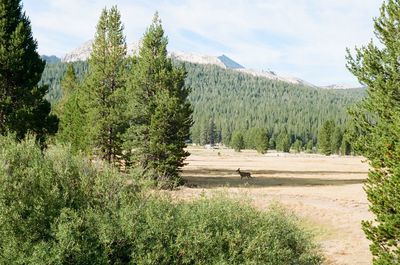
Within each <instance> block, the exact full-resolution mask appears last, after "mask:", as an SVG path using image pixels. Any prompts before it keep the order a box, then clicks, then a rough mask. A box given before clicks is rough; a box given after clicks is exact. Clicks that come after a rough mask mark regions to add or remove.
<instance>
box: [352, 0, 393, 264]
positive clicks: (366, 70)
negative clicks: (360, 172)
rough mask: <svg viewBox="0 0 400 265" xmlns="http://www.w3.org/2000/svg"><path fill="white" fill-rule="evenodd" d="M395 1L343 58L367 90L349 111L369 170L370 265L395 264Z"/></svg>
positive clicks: (387, 4) (355, 139) (367, 228)
mask: <svg viewBox="0 0 400 265" xmlns="http://www.w3.org/2000/svg"><path fill="white" fill-rule="evenodd" d="M399 33H400V1H398V0H388V1H385V2H384V3H383V5H382V8H381V12H380V16H379V17H378V18H376V19H375V35H376V37H377V39H378V40H379V41H380V42H381V43H380V44H379V45H375V44H374V43H373V42H372V41H371V42H370V43H369V44H368V45H366V46H363V47H362V48H356V52H355V56H354V57H353V56H352V55H351V54H350V52H349V53H348V57H347V59H348V65H347V66H348V69H349V70H350V71H351V72H352V73H353V74H354V75H355V76H356V77H357V78H358V80H359V81H360V82H361V83H362V84H364V85H366V86H367V87H368V90H367V92H368V96H367V97H366V98H365V99H364V100H363V101H362V102H361V103H360V104H359V105H358V106H357V107H356V108H355V109H353V110H352V116H353V119H354V124H355V132H356V133H355V134H354V135H355V136H356V137H353V139H352V141H353V142H355V147H356V149H357V151H358V152H360V153H361V154H362V155H364V156H365V157H366V158H367V159H368V160H369V163H370V165H371V169H370V171H369V174H368V179H367V183H366V185H365V190H366V193H367V196H368V200H369V202H370V210H371V212H372V213H374V215H375V219H374V220H373V221H365V222H363V230H364V232H365V233H366V236H367V238H368V239H369V240H371V245H370V250H371V252H372V255H373V256H374V261H373V262H374V264H376V265H378V264H398V263H399V260H400V247H399V243H398V242H399V240H400V230H399V227H400V224H399V222H400V211H399V209H400V197H399V187H400V170H399V169H400V142H399V139H400V119H399V117H400V110H399V105H400V90H399V87H400V71H399V69H400V61H399V56H400V55H399V54H400V52H399V51H400V38H399V36H400V34H399Z"/></svg>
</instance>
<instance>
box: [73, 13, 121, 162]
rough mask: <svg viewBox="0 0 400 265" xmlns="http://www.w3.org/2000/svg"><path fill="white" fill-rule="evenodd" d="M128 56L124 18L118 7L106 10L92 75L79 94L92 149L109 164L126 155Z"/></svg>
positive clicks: (98, 33)
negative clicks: (124, 137) (125, 115)
mask: <svg viewBox="0 0 400 265" xmlns="http://www.w3.org/2000/svg"><path fill="white" fill-rule="evenodd" d="M126 54H127V47H126V42H125V37H124V35H123V25H122V23H121V15H120V13H119V11H118V9H117V8H116V7H115V6H114V7H112V8H111V9H110V10H107V9H104V10H103V11H102V14H101V16H100V19H99V22H98V24H97V31H96V34H95V39H94V42H93V51H92V53H91V54H90V58H89V72H88V74H87V76H86V77H85V80H84V83H83V85H82V86H81V87H80V89H81V91H80V92H79V93H80V98H81V102H82V103H81V104H82V106H83V107H82V109H84V110H85V113H83V115H85V118H86V119H87V123H86V126H85V128H86V131H87V133H88V137H89V143H90V147H91V148H90V149H91V150H93V149H94V150H95V153H96V154H97V155H99V156H100V157H101V158H103V159H105V160H107V161H108V162H116V161H117V160H119V159H120V157H121V156H122V139H121V134H122V133H123V132H124V131H125V129H126V126H127V125H126V123H127V120H126V118H124V111H125V106H126V92H125V84H126V69H127V61H126V59H125V57H126Z"/></svg>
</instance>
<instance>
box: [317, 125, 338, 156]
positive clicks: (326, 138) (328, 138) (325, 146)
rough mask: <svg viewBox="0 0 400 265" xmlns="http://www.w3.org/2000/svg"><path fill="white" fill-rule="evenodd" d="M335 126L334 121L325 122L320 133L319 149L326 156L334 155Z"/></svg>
mask: <svg viewBox="0 0 400 265" xmlns="http://www.w3.org/2000/svg"><path fill="white" fill-rule="evenodd" d="M334 130H335V124H334V122H333V121H332V120H330V121H326V122H324V124H323V125H322V128H321V129H320V130H319V133H318V149H319V150H320V152H321V153H322V154H324V155H327V156H329V155H331V154H332V134H333V131H334Z"/></svg>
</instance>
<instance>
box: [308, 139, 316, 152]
mask: <svg viewBox="0 0 400 265" xmlns="http://www.w3.org/2000/svg"><path fill="white" fill-rule="evenodd" d="M313 148H314V142H313V140H309V141H308V142H307V145H306V151H307V153H312V152H313Z"/></svg>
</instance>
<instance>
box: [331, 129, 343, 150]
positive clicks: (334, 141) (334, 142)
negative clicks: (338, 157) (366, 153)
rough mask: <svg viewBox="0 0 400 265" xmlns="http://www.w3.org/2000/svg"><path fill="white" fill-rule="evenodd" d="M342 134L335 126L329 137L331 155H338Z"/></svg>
mask: <svg viewBox="0 0 400 265" xmlns="http://www.w3.org/2000/svg"><path fill="white" fill-rule="evenodd" d="M342 139H343V133H342V129H341V128H340V127H339V126H336V128H335V130H334V131H333V133H332V137H331V150H332V153H333V154H339V153H340V147H341V145H342Z"/></svg>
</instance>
